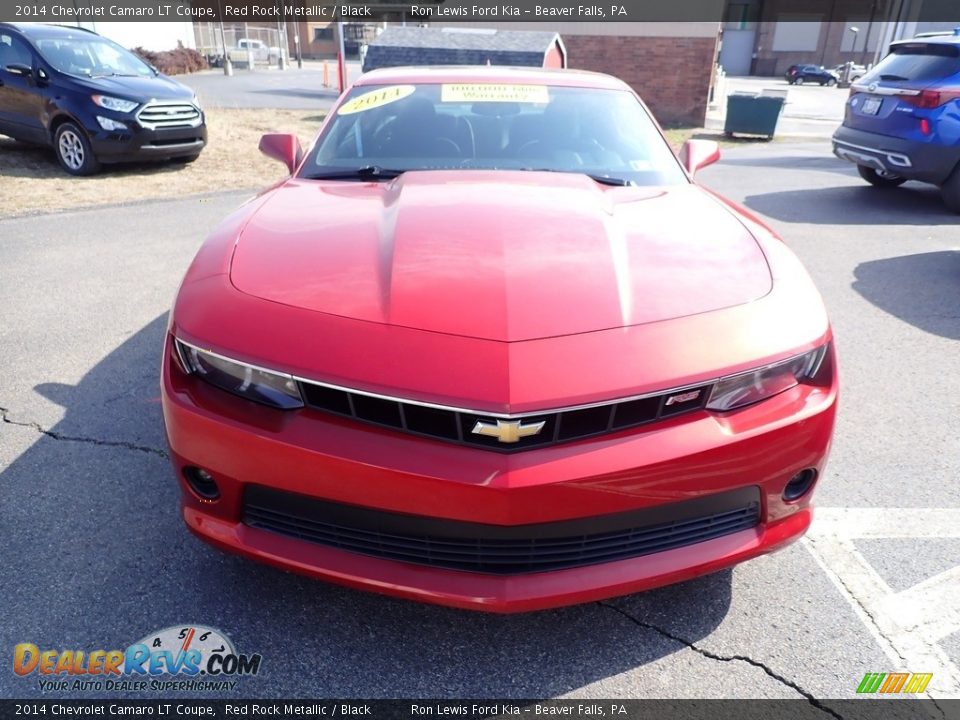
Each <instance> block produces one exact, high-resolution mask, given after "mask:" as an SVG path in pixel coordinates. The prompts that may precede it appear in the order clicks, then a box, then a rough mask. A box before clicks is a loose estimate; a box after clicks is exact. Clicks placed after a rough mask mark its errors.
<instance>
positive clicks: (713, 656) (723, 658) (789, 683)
mask: <svg viewBox="0 0 960 720" xmlns="http://www.w3.org/2000/svg"><path fill="white" fill-rule="evenodd" d="M597 604H598V605H600V606H601V607H605V608H609V609H610V610H613V611H614V612H616V613H619V614H620V615H622V616H623V617H625V618H626V619H627V620H629V621H630V622H632V623H633V624H634V625H636V626H637V627H641V628H644V629H645V630H653V631H654V632H655V633H658V634H660V635H662V636H663V637H665V638H667V639H669V640H673V641H674V642H678V643H680V644H681V645H683V646H684V647H686V648H688V649H690V650H693V651H694V652H695V653H697V654H698V655H702V656H703V657H705V658H707V659H709V660H716V661H718V662H734V661H740V662H744V663H746V664H748V665H752V666H753V667H755V668H759V669H760V670H763V672H765V673H766V674H767V675H769V676H770V677H771V678H773V679H774V680H776V681H777V682H779V683H780V684H782V685H785V686H786V687H788V688H790V689H791V690H794V691H795V692H797V693H799V694H800V695H802V696H803V697H804V698H805V699H806V700H807V702H809V703H810V704H811V705H812V706H813V707H815V708H816V709H817V710H820V711H822V712H825V713H827V714H828V715H831V716H833V717H834V718H836V720H844V718H843V715H841V714H840V713H838V712H837V711H836V710H834V709H832V708H830V707H827V706H826V705H824V704H823V703H822V702H820V700H818V699H817V698H816V697H814V695H813V694H812V693H810V692H809V691H808V690H804V689H803V688H802V687H800V686H799V685H797V683H795V682H793V680H790V679H788V678H785V677H784V676H783V675H781V674H780V673H778V672H776V671H774V670H773V669H772V668H770V667H769V666H768V665H766V664H764V663H762V662H760V661H759V660H754V659H753V658H751V657H748V656H746V655H718V654H717V653H715V652H711V651H710V650H707V649H705V648H702V647H700V646H699V645H697V644H696V643H693V642H690V641H689V640H687V639H685V638H682V637H680V636H679V635H675V634H673V633H672V632H670V631H669V630H664V629H663V628H661V627H659V626H657V625H654V624H652V623H648V622H645V621H643V620H640V619H638V618H636V617H634V616H633V615H631V614H630V613H629V612H627V611H626V610H624V609H623V608H619V607H617V606H616V605H612V604H610V603H606V602H598V603H597Z"/></svg>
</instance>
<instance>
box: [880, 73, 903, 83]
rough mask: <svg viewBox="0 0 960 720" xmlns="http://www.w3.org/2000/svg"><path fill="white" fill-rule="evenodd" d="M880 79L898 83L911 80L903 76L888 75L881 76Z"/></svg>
mask: <svg viewBox="0 0 960 720" xmlns="http://www.w3.org/2000/svg"><path fill="white" fill-rule="evenodd" d="M880 79H881V80H891V81H894V82H896V81H897V80H909V79H910V78H905V77H904V76H903V75H886V74H884V75H881V76H880Z"/></svg>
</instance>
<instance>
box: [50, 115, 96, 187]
mask: <svg viewBox="0 0 960 720" xmlns="http://www.w3.org/2000/svg"><path fill="white" fill-rule="evenodd" d="M53 149H54V152H56V154H57V160H58V161H59V162H60V167H62V168H63V169H64V170H66V171H67V172H68V173H70V174H71V175H93V174H94V173H95V172H97V171H98V170H99V169H100V161H99V160H97V158H96V157H95V156H94V154H93V149H92V148H91V147H90V141H89V140H88V139H87V134H86V133H85V132H84V131H83V130H81V129H80V128H78V127H77V126H76V125H74V124H73V123H69V122H67V123H64V124H63V125H61V126H60V127H58V128H57V132H56V134H55V135H54V138H53Z"/></svg>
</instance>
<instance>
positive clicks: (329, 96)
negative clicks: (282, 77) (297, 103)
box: [249, 88, 340, 100]
mask: <svg viewBox="0 0 960 720" xmlns="http://www.w3.org/2000/svg"><path fill="white" fill-rule="evenodd" d="M249 92H250V93H252V94H254V95H281V96H283V97H296V98H308V99H315V100H336V99H337V98H338V97H339V96H340V93H338V92H337V90H336V88H324V89H322V90H296V89H293V88H282V89H281V88H276V89H269V90H250V91H249Z"/></svg>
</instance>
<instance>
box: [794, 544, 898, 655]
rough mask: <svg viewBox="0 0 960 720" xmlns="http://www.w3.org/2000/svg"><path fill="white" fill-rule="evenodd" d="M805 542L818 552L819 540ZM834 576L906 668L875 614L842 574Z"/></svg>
mask: <svg viewBox="0 0 960 720" xmlns="http://www.w3.org/2000/svg"><path fill="white" fill-rule="evenodd" d="M803 540H804V542H807V543H809V544H810V545H811V546H812V547H813V549H814V550H816V547H817V542H819V541H818V540H817V539H815V538H813V537H810V536H809V535H808V536H807V537H805V538H804V539H803ZM819 558H820V561H821V562H823V556H822V555H819ZM832 575H833V576H834V577H835V578H836V579H837V582H839V583H840V585H842V586H843V589H844V590H845V591H846V593H847V596H848V597H850V598H851V599H852V600H853V602H855V603H856V604H857V607H858V608H860V610H861V611H862V612H863V614H864V615H866V616H867V618H869V619H870V624H871V625H873V629H874V631H875V632H876V633H877V635H879V636H880V637H882V638H883V639H884V640H886V641H887V646H888V647H890V648H891V649H892V650H893V651H894V652H895V653H896V654H897V657H898V658H900V662H901V663H903V665H904V666H906V665H909V664H910V662H909V661H908V660H907V658H905V657H904V656H903V653H901V652H900V648H898V647H897V645H896V643H895V642H893V641H892V640H891V639H890V638H889V637H887V635H886V633H884V632H883V628H881V627H880V624H879V623H878V622H877V619H876V618H875V617H874V616H873V613H871V612H870V610H869V608H867V606H866V605H864V604H863V603H862V602H861V601H860V598H859V597H857V595H856V593H854V592H853V590H851V589H850V586H849V585H847V583H846V581H845V580H844V579H843V577H842V576H841V575H840V573H837V572H833V573H832Z"/></svg>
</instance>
